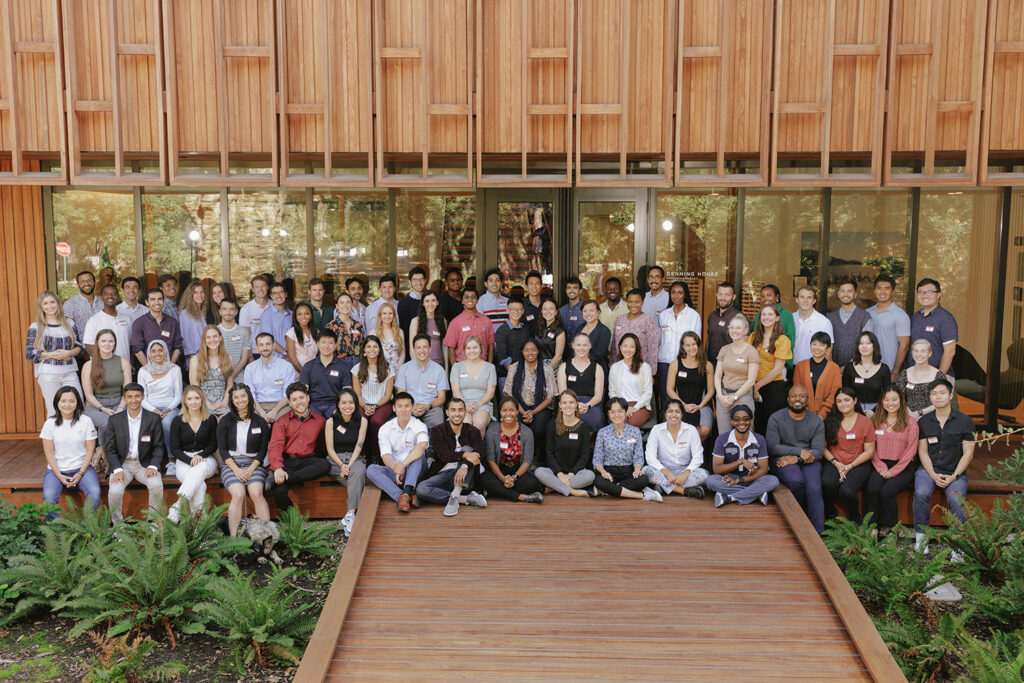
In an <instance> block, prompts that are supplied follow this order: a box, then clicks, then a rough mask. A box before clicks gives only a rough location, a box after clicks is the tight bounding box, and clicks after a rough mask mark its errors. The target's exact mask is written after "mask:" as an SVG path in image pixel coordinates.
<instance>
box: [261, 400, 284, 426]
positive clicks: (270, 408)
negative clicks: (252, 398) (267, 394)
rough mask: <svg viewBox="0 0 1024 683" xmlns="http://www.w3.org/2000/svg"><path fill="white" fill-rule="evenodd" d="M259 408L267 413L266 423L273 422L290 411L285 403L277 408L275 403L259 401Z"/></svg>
mask: <svg viewBox="0 0 1024 683" xmlns="http://www.w3.org/2000/svg"><path fill="white" fill-rule="evenodd" d="M260 407H261V408H263V410H265V411H266V412H267V415H268V416H269V418H268V420H267V422H273V421H274V420H276V419H277V418H279V417H281V416H282V415H284V414H285V413H287V412H288V411H289V410H291V406H289V405H288V404H287V403H285V404H284V405H283V406H281V407H280V408H278V407H277V403H276V402H274V401H260Z"/></svg>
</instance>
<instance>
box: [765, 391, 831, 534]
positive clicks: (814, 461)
mask: <svg viewBox="0 0 1024 683" xmlns="http://www.w3.org/2000/svg"><path fill="white" fill-rule="evenodd" d="M786 402H787V404H788V407H786V408H783V409H782V410H777V411H775V413H774V414H772V415H771V416H769V418H768V433H767V434H765V438H764V440H765V442H767V444H768V455H769V457H770V458H771V464H772V470H773V473H774V474H775V476H777V477H778V478H779V481H780V482H782V483H783V484H785V485H786V486H787V487H788V488H789V490H790V491H792V492H793V497H794V498H796V499H797V502H799V503H800V507H802V508H803V509H804V511H805V512H806V513H807V517H808V518H809V519H810V520H811V524H813V525H814V529H815V531H817V532H818V533H819V534H820V533H822V532H823V531H824V530H825V502H824V500H823V499H822V497H821V458H822V456H823V455H824V454H825V422H824V421H823V420H822V419H821V418H820V417H818V416H817V415H815V414H814V413H808V412H807V390H806V389H804V388H803V387H802V386H800V385H799V384H794V385H793V386H791V387H790V388H789V392H788V394H787V395H786Z"/></svg>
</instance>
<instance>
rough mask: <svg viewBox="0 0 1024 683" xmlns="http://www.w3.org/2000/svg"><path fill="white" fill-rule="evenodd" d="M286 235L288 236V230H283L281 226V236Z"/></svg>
mask: <svg viewBox="0 0 1024 683" xmlns="http://www.w3.org/2000/svg"><path fill="white" fill-rule="evenodd" d="M287 236H288V231H287V230H285V229H284V228H282V229H281V237H287Z"/></svg>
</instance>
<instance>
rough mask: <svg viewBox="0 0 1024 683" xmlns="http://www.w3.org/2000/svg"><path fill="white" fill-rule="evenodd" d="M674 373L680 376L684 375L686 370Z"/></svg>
mask: <svg viewBox="0 0 1024 683" xmlns="http://www.w3.org/2000/svg"><path fill="white" fill-rule="evenodd" d="M676 374H677V375H679V376H680V377H686V371H685V370H680V371H679V372H677V373H676Z"/></svg>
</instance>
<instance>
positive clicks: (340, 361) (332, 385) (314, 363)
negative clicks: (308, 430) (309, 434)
mask: <svg viewBox="0 0 1024 683" xmlns="http://www.w3.org/2000/svg"><path fill="white" fill-rule="evenodd" d="M347 366H348V364H347V362H346V360H345V359H344V358H338V357H337V356H332V358H331V362H330V363H328V364H327V365H324V363H323V361H322V360H320V354H319V353H317V355H316V358H314V359H313V360H311V361H309V362H308V363H306V364H305V365H303V366H302V372H300V373H299V381H300V382H302V383H304V384H305V385H306V386H308V387H309V404H310V405H311V406H326V405H327V404H331V407H332V410H331V411H330V412H331V414H333V413H334V410H333V406H334V404H335V402H336V401H337V400H338V394H339V393H341V389H342V387H344V386H345V381H346V380H348V382H349V383H351V382H352V375H351V373H350V372H348V371H347V369H346V368H347ZM324 417H330V415H324Z"/></svg>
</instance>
